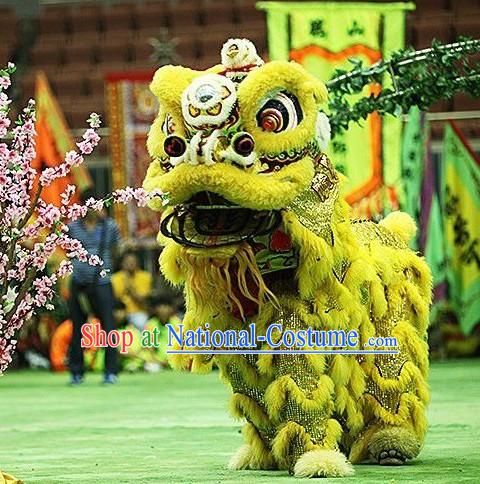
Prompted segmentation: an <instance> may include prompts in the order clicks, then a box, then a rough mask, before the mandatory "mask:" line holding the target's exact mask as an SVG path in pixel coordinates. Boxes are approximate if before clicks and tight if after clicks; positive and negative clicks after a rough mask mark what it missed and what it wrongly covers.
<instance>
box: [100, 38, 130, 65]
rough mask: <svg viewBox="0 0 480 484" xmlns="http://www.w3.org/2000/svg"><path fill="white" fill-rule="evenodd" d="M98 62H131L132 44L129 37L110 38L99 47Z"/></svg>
mask: <svg viewBox="0 0 480 484" xmlns="http://www.w3.org/2000/svg"><path fill="white" fill-rule="evenodd" d="M97 52H98V54H97V60H98V62H99V63H103V62H130V61H131V60H132V59H133V54H132V44H131V42H130V40H129V39H128V37H127V36H123V37H116V36H109V35H108V32H107V34H106V36H105V40H104V41H103V42H101V43H100V44H99V45H98V50H97Z"/></svg>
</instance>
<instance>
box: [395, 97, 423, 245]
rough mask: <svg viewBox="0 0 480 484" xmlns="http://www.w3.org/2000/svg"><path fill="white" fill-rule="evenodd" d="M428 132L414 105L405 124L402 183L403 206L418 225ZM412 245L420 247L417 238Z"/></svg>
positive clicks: (420, 114) (420, 113)
mask: <svg viewBox="0 0 480 484" xmlns="http://www.w3.org/2000/svg"><path fill="white" fill-rule="evenodd" d="M427 133H428V123H427V122H426V121H425V116H424V115H423V114H422V112H421V111H420V110H419V109H418V108H417V107H416V106H414V107H412V108H411V109H410V111H409V113H408V121H407V123H406V125H405V129H404V135H403V143H402V182H403V183H402V185H403V190H404V197H403V199H402V203H401V208H402V210H403V211H404V212H407V213H408V214H409V215H411V216H412V217H413V219H414V220H415V221H416V222H417V225H418V220H419V213H420V198H421V193H422V182H423V171H424V159H425V143H426V136H427ZM411 247H412V248H415V249H417V248H418V243H417V241H416V240H414V241H412V242H411Z"/></svg>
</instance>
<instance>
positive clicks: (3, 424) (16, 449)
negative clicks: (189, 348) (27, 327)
mask: <svg viewBox="0 0 480 484" xmlns="http://www.w3.org/2000/svg"><path fill="white" fill-rule="evenodd" d="M479 377H480V361H479V360H477V361H471V360H470V361H455V362H448V363H437V364H433V365H432V371H431V378H430V383H431V387H432V402H431V405H430V408H429V420H430V430H429V433H428V437H427V442H426V445H425V448H424V449H423V451H422V453H421V455H420V458H418V459H417V460H415V461H414V462H412V463H411V464H409V465H406V466H403V467H401V468H390V467H389V468H385V467H379V466H375V465H359V466H356V476H355V477H353V478H349V479H348V481H349V482H362V483H364V482H365V483H366V482H375V483H385V482H387V483H397V482H409V483H411V482H425V483H431V482H439V483H440V482H441V483H458V482H472V483H478V482H480V379H479ZM99 382H100V375H98V374H96V375H95V374H91V375H88V379H87V382H86V383H85V384H84V385H83V386H82V387H78V388H69V387H67V386H66V384H65V383H66V375H55V374H49V373H41V372H38V373H34V372H14V371H11V372H7V374H6V375H5V376H4V377H3V378H2V379H1V380H0V419H1V420H0V431H1V440H0V442H1V444H0V468H1V469H2V470H3V471H5V472H9V473H11V474H13V475H15V476H16V477H19V478H22V479H24V480H25V481H26V482H27V483H30V482H39V483H55V482H64V483H92V482H98V483H170V482H195V483H197V482H231V483H233V482H254V483H257V482H262V483H263V482H267V481H268V482H285V481H287V480H288V481H290V482H298V480H297V479H294V478H291V477H289V476H288V474H287V473H286V472H280V471H277V472H267V471H241V472H238V471H237V472H234V471H228V470H227V469H226V463H227V462H228V459H229V457H230V455H231V454H232V453H233V452H234V451H235V450H236V449H237V447H238V446H240V444H241V442H242V437H241V435H240V434H239V430H240V424H239V423H238V422H234V421H233V420H231V419H230V417H229V416H228V413H227V397H228V390H227V389H226V388H225V387H224V386H223V385H222V384H221V383H220V382H219V380H218V375H217V374H216V373H213V374H210V375H205V376H200V375H191V374H179V373H173V372H163V373H160V374H155V375H149V374H138V375H122V376H121V378H120V383H119V384H118V385H117V386H115V387H108V388H104V387H102V386H101V385H100V384H99ZM330 481H332V482H336V483H340V482H343V481H345V479H344V480H340V479H332V480H330V479H328V480H324V481H323V482H330Z"/></svg>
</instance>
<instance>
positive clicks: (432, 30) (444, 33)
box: [414, 13, 453, 49]
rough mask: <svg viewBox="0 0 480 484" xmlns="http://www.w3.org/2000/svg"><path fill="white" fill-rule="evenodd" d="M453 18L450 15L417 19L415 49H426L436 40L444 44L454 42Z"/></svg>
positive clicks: (415, 21)
mask: <svg viewBox="0 0 480 484" xmlns="http://www.w3.org/2000/svg"><path fill="white" fill-rule="evenodd" d="M452 22H453V16H452V15H451V14H449V13H446V14H438V15H430V16H426V17H418V16H416V17H415V20H414V25H415V47H416V48H417V49H424V48H425V47H429V46H430V45H431V44H432V40H433V39H436V40H438V41H440V42H443V43H448V42H451V41H452V40H453V28H452Z"/></svg>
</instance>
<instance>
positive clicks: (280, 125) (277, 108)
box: [257, 92, 303, 133]
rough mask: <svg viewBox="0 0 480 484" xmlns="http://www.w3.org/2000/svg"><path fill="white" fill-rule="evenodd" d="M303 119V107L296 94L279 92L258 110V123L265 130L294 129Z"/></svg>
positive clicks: (275, 131) (276, 131)
mask: <svg viewBox="0 0 480 484" xmlns="http://www.w3.org/2000/svg"><path fill="white" fill-rule="evenodd" d="M302 119H303V114H302V109H301V108H300V103H299V102H298V99H297V98H296V96H294V95H293V94H292V93H289V92H279V93H278V94H276V95H275V96H273V97H272V98H270V99H269V100H268V101H267V102H266V103H265V104H264V105H263V106H262V108H261V109H260V111H258V113H257V123H258V126H260V128H262V129H263V130H264V131H270V132H273V133H279V132H280V131H285V130H286V129H293V128H295V127H296V126H298V124H299V123H300V121H302Z"/></svg>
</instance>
